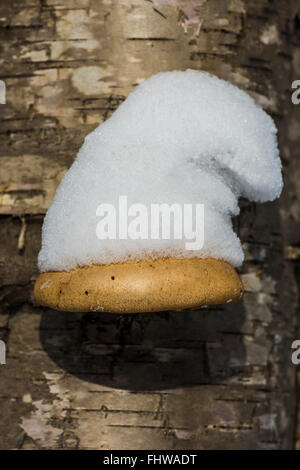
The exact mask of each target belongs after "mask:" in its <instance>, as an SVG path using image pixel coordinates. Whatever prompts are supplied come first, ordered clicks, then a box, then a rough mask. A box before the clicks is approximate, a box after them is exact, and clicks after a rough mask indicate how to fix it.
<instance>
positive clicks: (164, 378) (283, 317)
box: [0, 0, 300, 449]
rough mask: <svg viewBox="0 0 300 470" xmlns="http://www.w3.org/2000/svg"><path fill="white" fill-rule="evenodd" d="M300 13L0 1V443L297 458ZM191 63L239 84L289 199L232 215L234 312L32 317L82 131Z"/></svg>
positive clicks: (264, 5) (140, 1) (132, 1)
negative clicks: (237, 271) (47, 225)
mask: <svg viewBox="0 0 300 470" xmlns="http://www.w3.org/2000/svg"><path fill="white" fill-rule="evenodd" d="M176 5H177V6H176ZM299 12H300V1H299V0H295V1H292V0H288V1H284V2H282V1H280V0H277V1H276V0H274V1H271V0H255V1H254V0H253V1H252V0H248V1H247V2H246V1H243V0H222V1H220V0H218V1H217V0H207V1H202V0H201V1H200V0H199V1H191V2H184V1H183V0H182V1H175V0H174V1H171V0H170V1H163V0H161V1H157V3H153V2H151V1H144V0H129V1H125V0H116V1H112V0H26V1H24V0H23V1H19V0H11V1H10V2H6V1H5V0H1V1H0V35H1V42H0V44H1V46H0V47H1V72H0V75H1V76H0V78H1V79H2V80H4V81H5V83H6V88H7V103H6V104H5V105H0V106H1V121H2V122H1V130H0V133H1V147H0V168H1V175H0V192H1V196H0V214H1V225H0V231H1V246H0V268H1V290H0V298H1V302H2V304H1V314H0V339H3V340H4V341H5V342H6V344H7V350H8V353H7V364H6V365H1V366H0V409H1V421H0V437H1V439H0V447H1V448H3V449H10V448H19V449H37V448H42V449H46V448H50V449H61V448H80V449H90V448H97V449H116V448H120V449H155V448H156V449H211V448H222V449H246V448H253V449H254V448H256V449H274V448H292V447H295V446H296V447H298V448H300V428H299V425H297V422H298V423H299V422H300V414H299V416H298V418H297V403H296V398H297V383H296V372H297V371H296V366H294V365H293V364H292V362H291V343H292V341H293V340H294V339H296V338H297V326H298V325H297V324H298V318H297V317H298V313H299V311H298V297H297V295H298V289H299V286H298V284H297V274H298V275H299V252H300V250H299V245H300V230H299V229H300V205H299V199H300V186H299V183H298V181H299V177H300V168H299V166H300V163H299V162H300V135H299V132H298V129H299V124H300V115H299V113H300V107H297V106H295V105H293V104H292V102H291V83H292V81H293V80H295V79H300V19H299V16H298V13H299ZM187 67H190V68H194V69H201V70H208V71H210V72H212V73H215V74H216V75H218V76H220V77H222V78H224V79H226V80H229V81H231V82H232V83H235V84H237V85H238V86H240V87H241V88H243V89H245V90H246V91H247V92H249V93H250V94H251V95H252V96H253V97H254V98H255V99H256V101H257V102H258V103H260V104H261V105H262V106H263V107H264V108H265V109H266V110H267V111H268V112H269V113H270V114H272V116H273V117H274V118H275V120H276V123H277V125H278V128H279V142H280V150H281V155H282V159H283V164H284V178H285V190H284V194H283V196H282V198H281V200H280V202H278V201H277V202H273V203H268V204H263V205H255V204H249V203H248V202H245V201H242V203H241V206H242V210H241V215H240V217H239V218H238V220H237V221H236V229H237V232H238V234H239V236H240V237H241V239H242V241H243V246H244V249H245V252H246V262H245V263H244V265H243V268H242V270H241V273H242V278H243V281H244V283H245V286H246V295H245V299H244V302H243V303H242V304H240V305H237V306H231V305H227V306H222V307H220V308H210V309H201V310H199V311H187V312H185V313H179V312H167V313H162V314H143V315H133V316H129V317H127V316H122V315H109V314H101V313H97V314H95V313H89V314H83V313H76V314H71V313H61V312H55V311H52V310H48V309H41V308H38V307H37V306H35V305H34V303H33V299H32V285H33V282H34V279H35V278H36V276H37V268H36V257H37V253H38V251H39V247H40V230H41V224H42V219H43V214H44V213H45V210H46V209H47V207H48V206H49V203H50V202H51V199H52V197H53V194H54V192H55V188H56V186H57V184H58V182H59V181H60V179H61V177H62V175H63V174H64V172H65V171H66V169H67V168H68V167H69V166H70V164H71V162H72V161H73V159H74V156H75V154H76V152H77V150H78V148H79V147H80V145H81V144H82V142H83V138H84V136H85V135H86V134H87V133H88V132H90V131H91V130H92V129H94V128H95V126H96V125H97V124H98V123H100V122H102V121H104V120H105V119H106V118H107V117H109V116H110V114H111V113H112V111H113V110H114V109H116V107H117V106H118V105H119V103H120V102H121V101H122V100H124V99H125V97H126V96H127V95H128V93H129V92H130V90H132V89H133V88H134V86H135V85H136V84H137V83H139V82H141V81H142V80H144V79H145V78H147V77H149V76H150V75H152V74H153V73H155V72H158V71H164V70H172V69H185V68H187ZM298 279H299V276H298ZM299 381H300V378H299ZM298 386H299V384H298Z"/></svg>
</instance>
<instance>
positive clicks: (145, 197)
mask: <svg viewBox="0 0 300 470" xmlns="http://www.w3.org/2000/svg"><path fill="white" fill-rule="evenodd" d="M276 133H277V130H276V127H275V124H274V122H273V120H272V119H271V117H270V116H268V115H267V114H266V113H265V112H264V111H263V110H262V109H261V108H260V107H258V106H257V105H256V104H255V102H254V101H253V99H252V98H250V97H249V96H248V95H247V94H246V93H245V92H244V91H242V90H240V89H239V88H237V87H235V86H233V85H232V84H230V83H228V82H226V81H224V80H220V79H219V78H217V77H215V76H212V75H210V74H208V73H204V72H199V71H195V70H187V71H185V72H179V71H174V72H165V73H159V74H157V75H154V76H153V77H151V78H150V79H148V80H146V81H145V82H144V83H142V84H141V85H139V86H138V87H137V88H136V89H135V90H134V91H133V92H132V93H131V94H130V95H129V97H128V98H127V99H126V101H124V103H122V104H121V105H120V106H119V108H118V109H117V111H115V113H114V114H113V115H112V117H111V118H109V119H108V120H107V121H106V122H104V123H103V124H101V125H99V126H98V127H97V128H96V129H95V130H94V131H93V132H92V133H90V134H89V135H88V136H87V137H86V139H85V141H84V144H83V146H82V147H81V149H80V151H79V153H78V155H77V158H76V160H75V161H74V163H73V165H72V166H71V168H70V170H69V171H68V172H67V174H66V175H65V177H64V178H63V180H62V182H61V184H60V186H59V187H58V189H57V192H56V195H55V197H54V200H53V203H52V205H51V207H50V209H49V210H48V213H47V215H46V217H45V221H44V225H43V230H42V248H41V251H40V253H39V259H38V264H39V269H40V271H41V272H44V271H68V270H71V269H73V268H75V267H77V266H88V265H91V264H110V263H119V262H124V261H126V260H128V259H130V260H135V259H141V258H147V257H152V258H157V257H165V256H170V257H179V258H180V257H199V258H207V257H213V258H216V259H223V260H226V261H228V262H229V263H231V264H232V265H233V266H239V265H240V264H241V263H242V262H243V251H242V248H241V244H240V240H239V238H238V237H237V235H236V234H235V233H234V231H233V229H232V223H231V216H233V215H237V214H238V212H239V208H238V198H239V197H241V196H243V197H246V198H248V199H250V200H251V201H261V202H264V201H272V200H274V199H275V198H277V197H279V195H280V193H281V189H282V176H281V162H280V158H279V151H278V147H277V139H276ZM124 195H125V196H127V199H128V204H129V205H130V204H134V203H142V204H144V205H146V206H147V207H148V206H149V205H150V204H151V203H158V204H162V203H166V204H173V203H177V204H184V203H191V204H204V245H203V247H202V248H201V249H200V250H197V251H195V250H187V249H186V247H185V241H184V240H177V239H170V240H162V239H159V240H151V239H137V240H132V239H130V238H127V239H121V240H120V239H117V240H110V239H107V240H100V239H99V238H98V237H97V235H96V226H97V223H98V222H99V216H97V215H96V210H97V207H98V206H99V204H102V203H109V204H113V205H114V206H115V207H116V208H118V201H119V196H124Z"/></svg>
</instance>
